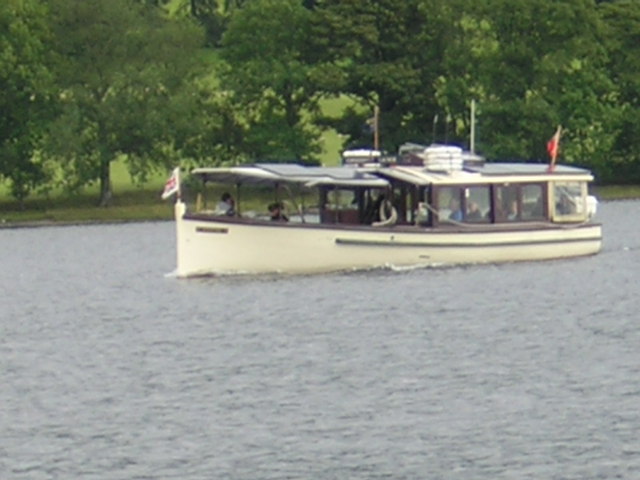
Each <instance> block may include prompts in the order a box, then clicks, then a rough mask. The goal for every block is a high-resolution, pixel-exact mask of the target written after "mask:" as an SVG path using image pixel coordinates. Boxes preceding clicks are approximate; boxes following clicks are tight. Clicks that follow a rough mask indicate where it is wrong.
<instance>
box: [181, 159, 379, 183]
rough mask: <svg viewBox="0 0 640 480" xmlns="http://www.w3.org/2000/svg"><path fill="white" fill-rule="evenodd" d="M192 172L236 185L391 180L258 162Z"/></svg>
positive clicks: (348, 171) (358, 172)
mask: <svg viewBox="0 0 640 480" xmlns="http://www.w3.org/2000/svg"><path fill="white" fill-rule="evenodd" d="M191 174H192V175H194V176H196V177H199V178H201V179H203V180H204V181H207V182H218V183H235V184H244V183H249V184H254V185H260V184H263V185H265V184H268V185H272V184H275V183H280V182H288V183H300V184H303V185H306V186H319V185H329V186H331V185H335V186H347V185H357V186H365V187H380V188H383V187H386V186H388V185H389V182H388V181H387V180H385V179H384V178H380V177H379V176H377V175H374V174H372V173H369V172H366V171H363V170H360V169H356V168H344V167H306V166H304V165H297V164H284V163H258V164H254V165H241V166H237V167H220V168H196V169H194V170H192V171H191Z"/></svg>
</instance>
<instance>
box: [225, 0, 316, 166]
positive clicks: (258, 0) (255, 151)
mask: <svg viewBox="0 0 640 480" xmlns="http://www.w3.org/2000/svg"><path fill="white" fill-rule="evenodd" d="M309 22H310V12H309V10H307V9H305V8H304V7H303V6H302V5H301V3H300V2H299V1H297V0H253V1H251V2H248V3H247V4H246V5H245V6H244V7H243V8H242V9H239V10H236V11H235V14H234V15H233V16H232V18H231V20H230V22H229V26H228V29H227V31H226V32H225V34H224V36H223V39H222V48H221V51H220V53H221V55H222V58H223V59H224V60H225V61H226V63H227V65H228V68H227V69H226V71H225V72H224V73H223V75H222V87H223V88H224V89H226V90H228V91H229V92H232V101H233V102H234V103H235V104H236V105H237V106H238V108H237V111H238V112H241V117H240V119H241V121H242V122H243V123H244V125H245V126H246V133H245V136H244V141H243V144H244V145H243V146H244V150H245V153H246V156H248V157H254V158H255V157H259V158H265V159H271V160H277V159H283V158H285V159H291V158H295V159H302V160H309V159H310V157H311V154H312V153H313V152H315V151H317V150H318V147H317V140H318V133H317V132H314V131H313V130H311V129H309V128H308V127H307V122H306V119H305V114H307V113H314V112H315V111H317V102H318V98H319V97H318V95H317V92H316V88H315V84H314V82H313V80H312V79H313V76H314V69H315V66H314V64H313V62H310V61H309V58H310V51H309V48H310V42H309V35H308V32H309Z"/></svg>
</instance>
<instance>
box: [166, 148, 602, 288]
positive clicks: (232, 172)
mask: <svg viewBox="0 0 640 480" xmlns="http://www.w3.org/2000/svg"><path fill="white" fill-rule="evenodd" d="M357 156H358V155H345V158H347V159H348V161H345V162H344V165H343V166H340V167H308V166H301V165H297V164H254V165H241V166H235V167H220V168H196V169H195V170H193V171H192V172H190V173H191V175H192V177H195V178H196V179H199V181H200V182H199V183H198V185H199V186H198V187H197V190H198V192H197V195H195V192H192V193H194V195H195V198H194V199H192V200H194V201H186V200H184V199H183V198H180V196H179V197H178V199H177V201H176V203H175V221H176V231H177V274H178V276H181V277H189V276H199V275H212V274H238V273H243V274H245V273H246V274H257V273H316V272H330V271H341V270H359V269H371V268H379V267H415V266H441V265H456V264H475V263H495V262H515V261H530V260H550V259H558V258H566V257H577V256H584V255H592V254H595V253H597V252H598V251H599V250H600V248H601V244H602V231H601V226H600V225H599V224H598V223H595V222H593V221H592V217H593V215H594V214H595V204H596V202H595V199H594V198H593V197H591V196H589V194H588V184H589V182H590V181H592V180H593V177H592V175H591V173H590V172H589V171H588V170H584V169H581V168H576V167H572V166H566V165H557V166H555V167H554V168H553V169H552V170H550V168H549V166H548V165H546V164H529V163H526V164H524V163H489V162H485V161H484V160H483V159H481V158H480V157H478V156H475V155H471V154H468V153H467V152H463V151H462V150H461V149H459V148H456V147H447V146H431V147H424V146H420V145H414V144H407V145H404V146H403V147H402V148H401V149H400V152H399V154H398V155H397V156H394V157H391V158H390V157H384V156H383V155H380V154H379V153H376V154H375V155H373V154H371V155H368V154H363V155H361V158H362V161H361V162H359V161H357ZM192 185H193V184H192ZM212 185H213V186H216V187H215V188H214V190H213V192H215V195H216V196H217V197H218V196H219V195H220V193H221V192H222V191H227V192H230V193H231V194H232V195H233V196H235V199H236V205H235V211H234V212H233V215H226V214H225V213H224V212H222V211H220V210H216V209H213V208H211V207H210V206H211V205H212V204H215V202H216V201H217V200H218V198H214V199H213V202H212V201H211V200H212V199H211V198H209V199H207V194H208V193H210V190H209V187H210V186H212ZM184 196H185V195H183V197H184ZM261 197H262V198H265V201H264V206H262V205H260V208H257V210H256V208H254V209H253V210H249V209H248V208H246V205H247V204H250V203H251V202H253V206H254V207H255V205H256V202H257V200H256V199H259V198H261ZM245 199H246V200H245ZM258 202H259V200H258ZM269 202H277V203H279V204H283V205H286V206H287V207H288V209H287V211H288V216H289V220H288V221H273V220H271V219H270V218H269V216H268V214H267V203H269ZM256 211H257V212H258V213H256ZM263 212H264V213H263Z"/></svg>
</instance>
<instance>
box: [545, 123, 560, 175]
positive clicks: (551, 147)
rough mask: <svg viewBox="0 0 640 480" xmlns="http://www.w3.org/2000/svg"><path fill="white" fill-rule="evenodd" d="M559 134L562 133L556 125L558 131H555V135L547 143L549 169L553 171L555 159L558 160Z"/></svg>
mask: <svg viewBox="0 0 640 480" xmlns="http://www.w3.org/2000/svg"><path fill="white" fill-rule="evenodd" d="M561 132H562V127H560V126H559V125H558V129H557V130H556V133H555V134H554V135H553V137H551V138H550V139H549V141H548V142H547V152H549V156H550V157H551V164H550V166H549V168H550V169H553V167H554V165H555V163H556V158H558V150H559V149H560V134H561Z"/></svg>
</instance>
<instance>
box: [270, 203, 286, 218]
mask: <svg viewBox="0 0 640 480" xmlns="http://www.w3.org/2000/svg"><path fill="white" fill-rule="evenodd" d="M269 215H270V216H271V220H273V221H276V222H288V221H289V217H287V215H286V214H285V213H284V212H283V205H282V203H280V202H273V203H272V204H270V205H269Z"/></svg>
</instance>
